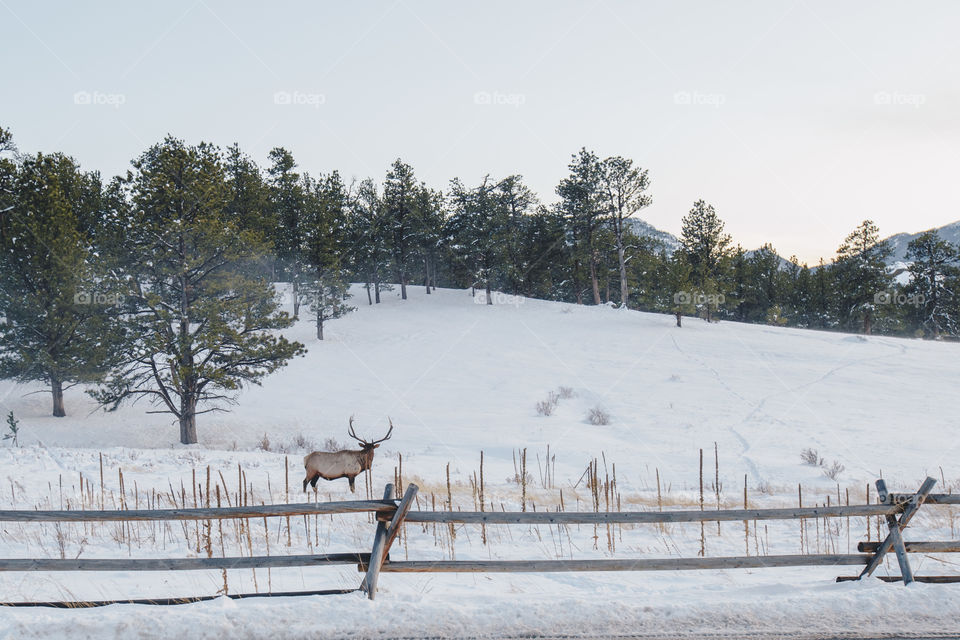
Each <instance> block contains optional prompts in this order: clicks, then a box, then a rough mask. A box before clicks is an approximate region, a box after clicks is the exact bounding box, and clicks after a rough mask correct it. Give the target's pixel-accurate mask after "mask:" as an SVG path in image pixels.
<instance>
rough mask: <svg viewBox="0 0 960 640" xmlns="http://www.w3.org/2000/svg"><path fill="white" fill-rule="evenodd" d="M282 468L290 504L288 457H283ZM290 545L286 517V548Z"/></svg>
mask: <svg viewBox="0 0 960 640" xmlns="http://www.w3.org/2000/svg"><path fill="white" fill-rule="evenodd" d="M283 468H284V474H285V484H286V495H287V504H290V456H283ZM291 544H292V543H291V542H290V516H287V546H288V547H289V546H290V545H291Z"/></svg>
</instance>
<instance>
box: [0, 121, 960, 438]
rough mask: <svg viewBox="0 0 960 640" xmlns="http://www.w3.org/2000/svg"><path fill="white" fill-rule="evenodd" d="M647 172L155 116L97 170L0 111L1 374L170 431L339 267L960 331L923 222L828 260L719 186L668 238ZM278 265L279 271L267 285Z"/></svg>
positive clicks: (343, 278) (754, 318) (229, 389)
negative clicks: (811, 256)
mask: <svg viewBox="0 0 960 640" xmlns="http://www.w3.org/2000/svg"><path fill="white" fill-rule="evenodd" d="M650 189H651V179H650V176H649V172H648V170H646V169H643V168H641V167H639V166H637V165H636V164H635V163H634V162H633V161H632V160H630V159H628V158H623V157H620V156H614V157H609V158H600V157H599V156H597V155H596V154H595V153H593V152H591V151H588V150H587V149H581V150H580V151H579V152H577V153H576V154H574V155H573V156H572V158H571V161H570V163H569V165H568V174H567V176H566V177H564V178H563V179H562V180H561V181H560V182H559V184H558V185H557V187H556V192H555V195H556V199H555V201H554V202H552V203H544V202H542V201H541V200H540V199H539V197H538V196H537V194H535V193H534V192H533V191H532V190H531V189H530V188H529V187H528V186H527V185H526V184H525V183H524V181H523V177H522V176H520V175H516V174H515V175H509V176H505V177H492V176H489V175H488V176H484V177H482V178H481V179H480V180H479V181H476V182H472V183H467V182H464V181H462V180H460V179H459V178H454V179H453V180H451V181H450V183H449V185H447V186H446V188H445V189H442V190H441V189H436V188H433V187H431V186H428V185H427V184H426V183H424V182H423V181H421V180H419V179H418V178H417V176H416V174H415V172H414V169H413V167H411V166H410V165H409V164H406V163H404V162H403V161H402V160H400V159H398V160H396V161H395V162H393V163H392V164H391V166H390V167H389V168H388V170H387V171H386V173H385V175H384V177H383V178H382V180H379V181H377V180H374V179H372V178H367V179H365V180H362V181H350V182H347V181H345V180H344V179H343V177H342V176H341V175H340V174H339V172H337V171H332V172H330V173H328V174H315V175H314V174H310V173H308V172H305V171H301V170H300V169H299V167H298V165H297V163H296V160H295V159H294V157H293V155H292V154H291V153H290V152H289V151H288V150H286V149H283V148H275V149H273V150H272V151H271V152H270V153H269V156H268V162H267V164H266V166H263V167H261V166H259V165H258V164H257V163H256V162H255V161H254V160H253V159H252V158H250V156H248V155H247V154H246V153H244V152H243V151H242V150H241V149H240V148H239V147H238V146H237V145H232V146H230V147H227V148H226V149H221V148H218V147H216V146H214V145H211V144H207V143H199V144H195V145H191V144H188V143H186V142H184V141H183V140H179V139H176V138H173V137H167V138H166V139H164V140H163V141H161V142H159V143H157V144H155V145H153V146H152V147H150V148H149V149H147V150H146V151H144V152H143V153H142V154H141V155H140V156H139V157H137V158H136V159H134V160H133V161H132V162H131V167H130V169H129V170H128V171H127V172H126V174H125V175H121V176H116V177H113V178H111V179H109V180H106V181H105V180H104V179H103V178H102V177H101V176H100V175H99V174H98V173H96V172H89V171H84V170H83V169H82V168H81V167H80V165H79V164H78V163H77V162H76V161H75V160H74V159H73V158H71V157H69V156H67V155H65V154H62V153H52V154H44V153H36V154H27V153H21V152H19V151H18V150H17V148H16V146H15V145H14V142H13V137H12V135H11V134H10V132H9V131H7V130H4V129H0V377H4V378H16V379H18V380H21V381H31V380H33V381H42V382H44V383H45V384H48V385H49V387H50V392H51V395H52V399H53V414H54V415H56V416H63V415H65V414H66V410H65V406H64V399H63V392H64V390H65V389H66V388H68V387H69V386H72V385H75V384H86V385H88V388H89V389H90V390H89V393H91V395H92V396H93V397H94V398H96V400H97V401H98V402H100V403H102V404H103V405H104V406H105V407H107V408H116V407H117V406H119V405H120V404H121V403H124V402H133V401H136V400H138V399H143V400H145V401H147V402H149V403H150V408H151V410H152V411H158V412H164V413H169V414H172V415H173V416H174V417H175V418H176V420H177V421H178V422H179V425H180V438H181V441H182V442H185V443H191V442H196V441H197V435H196V417H197V416H198V415H201V414H203V413H205V412H208V411H217V410H223V409H224V407H225V404H228V403H229V402H230V401H231V400H232V399H233V397H234V395H235V392H236V391H237V390H238V389H239V388H240V387H241V386H242V385H244V384H257V383H259V382H260V381H261V380H262V378H263V377H264V376H266V375H268V374H269V373H271V372H272V371H274V370H276V369H278V368H280V367H282V366H284V365H285V364H286V363H287V362H289V361H290V360H291V359H292V358H294V357H297V356H299V355H302V354H303V353H304V351H305V347H304V345H303V344H301V343H299V342H295V341H289V340H287V339H286V338H284V337H283V336H282V332H281V331H280V330H282V329H285V328H287V327H290V326H291V324H292V323H293V322H294V321H295V320H296V319H297V318H299V317H301V316H302V317H305V318H309V320H310V322H311V323H312V324H313V325H315V328H316V337H317V339H320V340H322V339H323V332H324V326H325V323H326V322H328V321H329V320H331V319H334V318H337V317H340V316H342V315H343V314H344V313H347V312H348V311H349V310H350V308H351V307H350V304H349V303H350V301H351V299H350V293H349V291H348V288H349V287H348V285H349V283H361V284H362V285H363V288H362V289H361V291H362V294H361V295H362V296H363V298H365V300H362V301H360V302H357V301H353V302H354V303H355V304H358V303H359V304H362V303H364V302H365V303H366V304H369V305H375V304H377V303H379V302H380V300H381V294H382V293H383V292H384V291H385V290H393V289H394V288H397V287H398V288H399V294H400V297H401V298H402V299H407V297H408V295H410V292H409V291H408V288H409V287H410V286H411V285H412V284H416V285H420V286H421V287H422V289H421V288H418V289H417V290H418V291H422V292H424V294H425V295H430V294H431V293H432V291H434V290H435V289H436V288H437V287H454V288H469V289H471V290H473V291H474V292H475V294H476V295H481V296H485V298H486V300H485V301H486V303H487V304H493V292H494V291H503V292H506V293H510V294H515V295H520V296H526V297H533V298H541V299H547V300H558V301H567V302H573V303H578V304H611V305H616V306H618V307H621V308H624V309H637V310H644V311H654V312H662V313H671V314H674V315H675V316H676V323H677V325H678V326H679V325H680V324H681V321H682V318H683V317H684V316H692V315H698V316H700V317H702V318H703V319H704V320H707V321H714V320H737V321H743V322H756V323H769V324H776V325H788V326H796V327H807V328H817V329H834V330H843V331H862V332H864V333H885V334H899V335H917V336H923V337H931V338H946V337H950V338H952V337H956V335H957V318H958V315H960V304H958V300H957V298H956V297H955V296H954V293H953V292H954V290H955V289H956V285H957V282H958V278H960V271H958V248H957V247H956V246H953V245H951V244H949V243H947V242H944V241H943V240H942V239H940V238H939V237H938V236H937V235H936V234H935V233H927V234H924V235H922V236H920V237H919V238H918V239H917V240H915V241H913V242H912V243H911V244H910V246H909V250H908V259H909V260H911V261H912V264H911V266H910V267H909V274H908V275H909V277H908V278H902V277H901V278H896V277H895V275H894V274H892V273H891V272H890V270H889V268H888V267H887V266H886V263H885V261H886V259H887V258H888V256H889V254H890V248H889V247H888V246H887V245H886V243H884V242H882V241H881V240H880V237H879V231H878V229H877V228H876V226H875V225H874V224H873V223H872V222H870V221H869V220H867V221H864V222H863V223H862V224H861V225H859V226H858V227H857V229H855V230H854V231H853V232H852V233H851V234H850V235H849V237H847V238H846V240H845V241H844V242H843V244H842V245H841V246H840V247H839V248H838V250H837V254H836V257H835V258H834V259H833V260H832V261H831V262H830V263H824V262H823V261H821V263H820V264H818V265H814V266H812V267H811V266H808V265H806V264H801V263H799V262H798V261H797V260H796V259H795V258H793V259H791V260H789V261H784V260H782V259H781V258H780V257H779V256H778V255H777V253H776V252H775V250H774V249H773V247H771V246H770V245H766V246H764V247H762V248H760V249H759V250H756V251H752V252H748V251H745V250H744V249H743V248H742V247H739V246H734V245H733V242H732V239H731V237H730V236H729V235H728V234H726V233H725V232H724V225H723V222H722V220H721V219H720V217H719V216H718V215H717V213H716V211H715V210H714V208H713V207H712V206H711V205H710V204H708V203H707V202H705V201H703V200H699V201H697V202H695V203H693V205H692V207H691V209H690V211H689V212H688V213H687V214H686V215H685V216H684V217H683V219H682V234H681V237H680V246H679V247H676V248H672V247H669V246H666V245H665V244H664V243H663V242H661V241H659V240H656V239H654V238H651V237H649V236H646V235H644V234H643V233H641V232H640V229H639V227H638V226H637V224H636V222H637V219H636V214H637V213H638V212H640V211H642V210H643V209H644V208H645V207H647V206H649V205H650V203H651V202H652V199H651V195H650ZM277 283H284V284H283V286H282V294H283V295H278V290H279V289H280V287H278V285H277Z"/></svg>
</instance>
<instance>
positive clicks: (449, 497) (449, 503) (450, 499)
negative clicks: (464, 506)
mask: <svg viewBox="0 0 960 640" xmlns="http://www.w3.org/2000/svg"><path fill="white" fill-rule="evenodd" d="M447 511H451V512H452V511H453V492H452V491H451V490H450V463H449V462H448V463H447ZM449 527H450V528H449V533H450V553H451V555H452V554H453V541H454V539H456V537H457V530H456V529H455V528H454V526H453V523H452V522H451V523H450V525H449Z"/></svg>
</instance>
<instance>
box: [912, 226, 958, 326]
mask: <svg viewBox="0 0 960 640" xmlns="http://www.w3.org/2000/svg"><path fill="white" fill-rule="evenodd" d="M907 259H908V260H912V261H913V262H912V263H911V264H910V267H909V268H908V271H909V272H910V284H909V285H907V287H906V291H907V293H908V294H909V296H910V298H909V300H908V301H911V302H912V303H913V314H912V315H913V320H914V322H915V323H916V326H918V327H919V328H920V329H921V330H922V331H923V333H924V335H926V336H931V337H934V338H939V337H940V336H942V335H948V336H956V335H957V328H958V325H957V299H956V295H955V287H956V286H957V276H958V275H960V269H958V268H957V262H958V260H960V255H958V251H957V248H956V247H954V246H953V245H951V244H950V243H948V242H945V241H943V240H941V239H940V236H939V235H938V234H937V232H936V231H928V232H926V233H924V234H922V235H920V236H919V237H918V238H916V239H914V240H912V241H911V242H910V244H909V245H908V246H907Z"/></svg>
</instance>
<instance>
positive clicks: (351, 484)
mask: <svg viewBox="0 0 960 640" xmlns="http://www.w3.org/2000/svg"><path fill="white" fill-rule="evenodd" d="M347 480H349V481H350V493H356V492H357V490H356V489H355V488H354V486H353V481H354V480H356V477H355V476H350V477H348V478H347Z"/></svg>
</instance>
